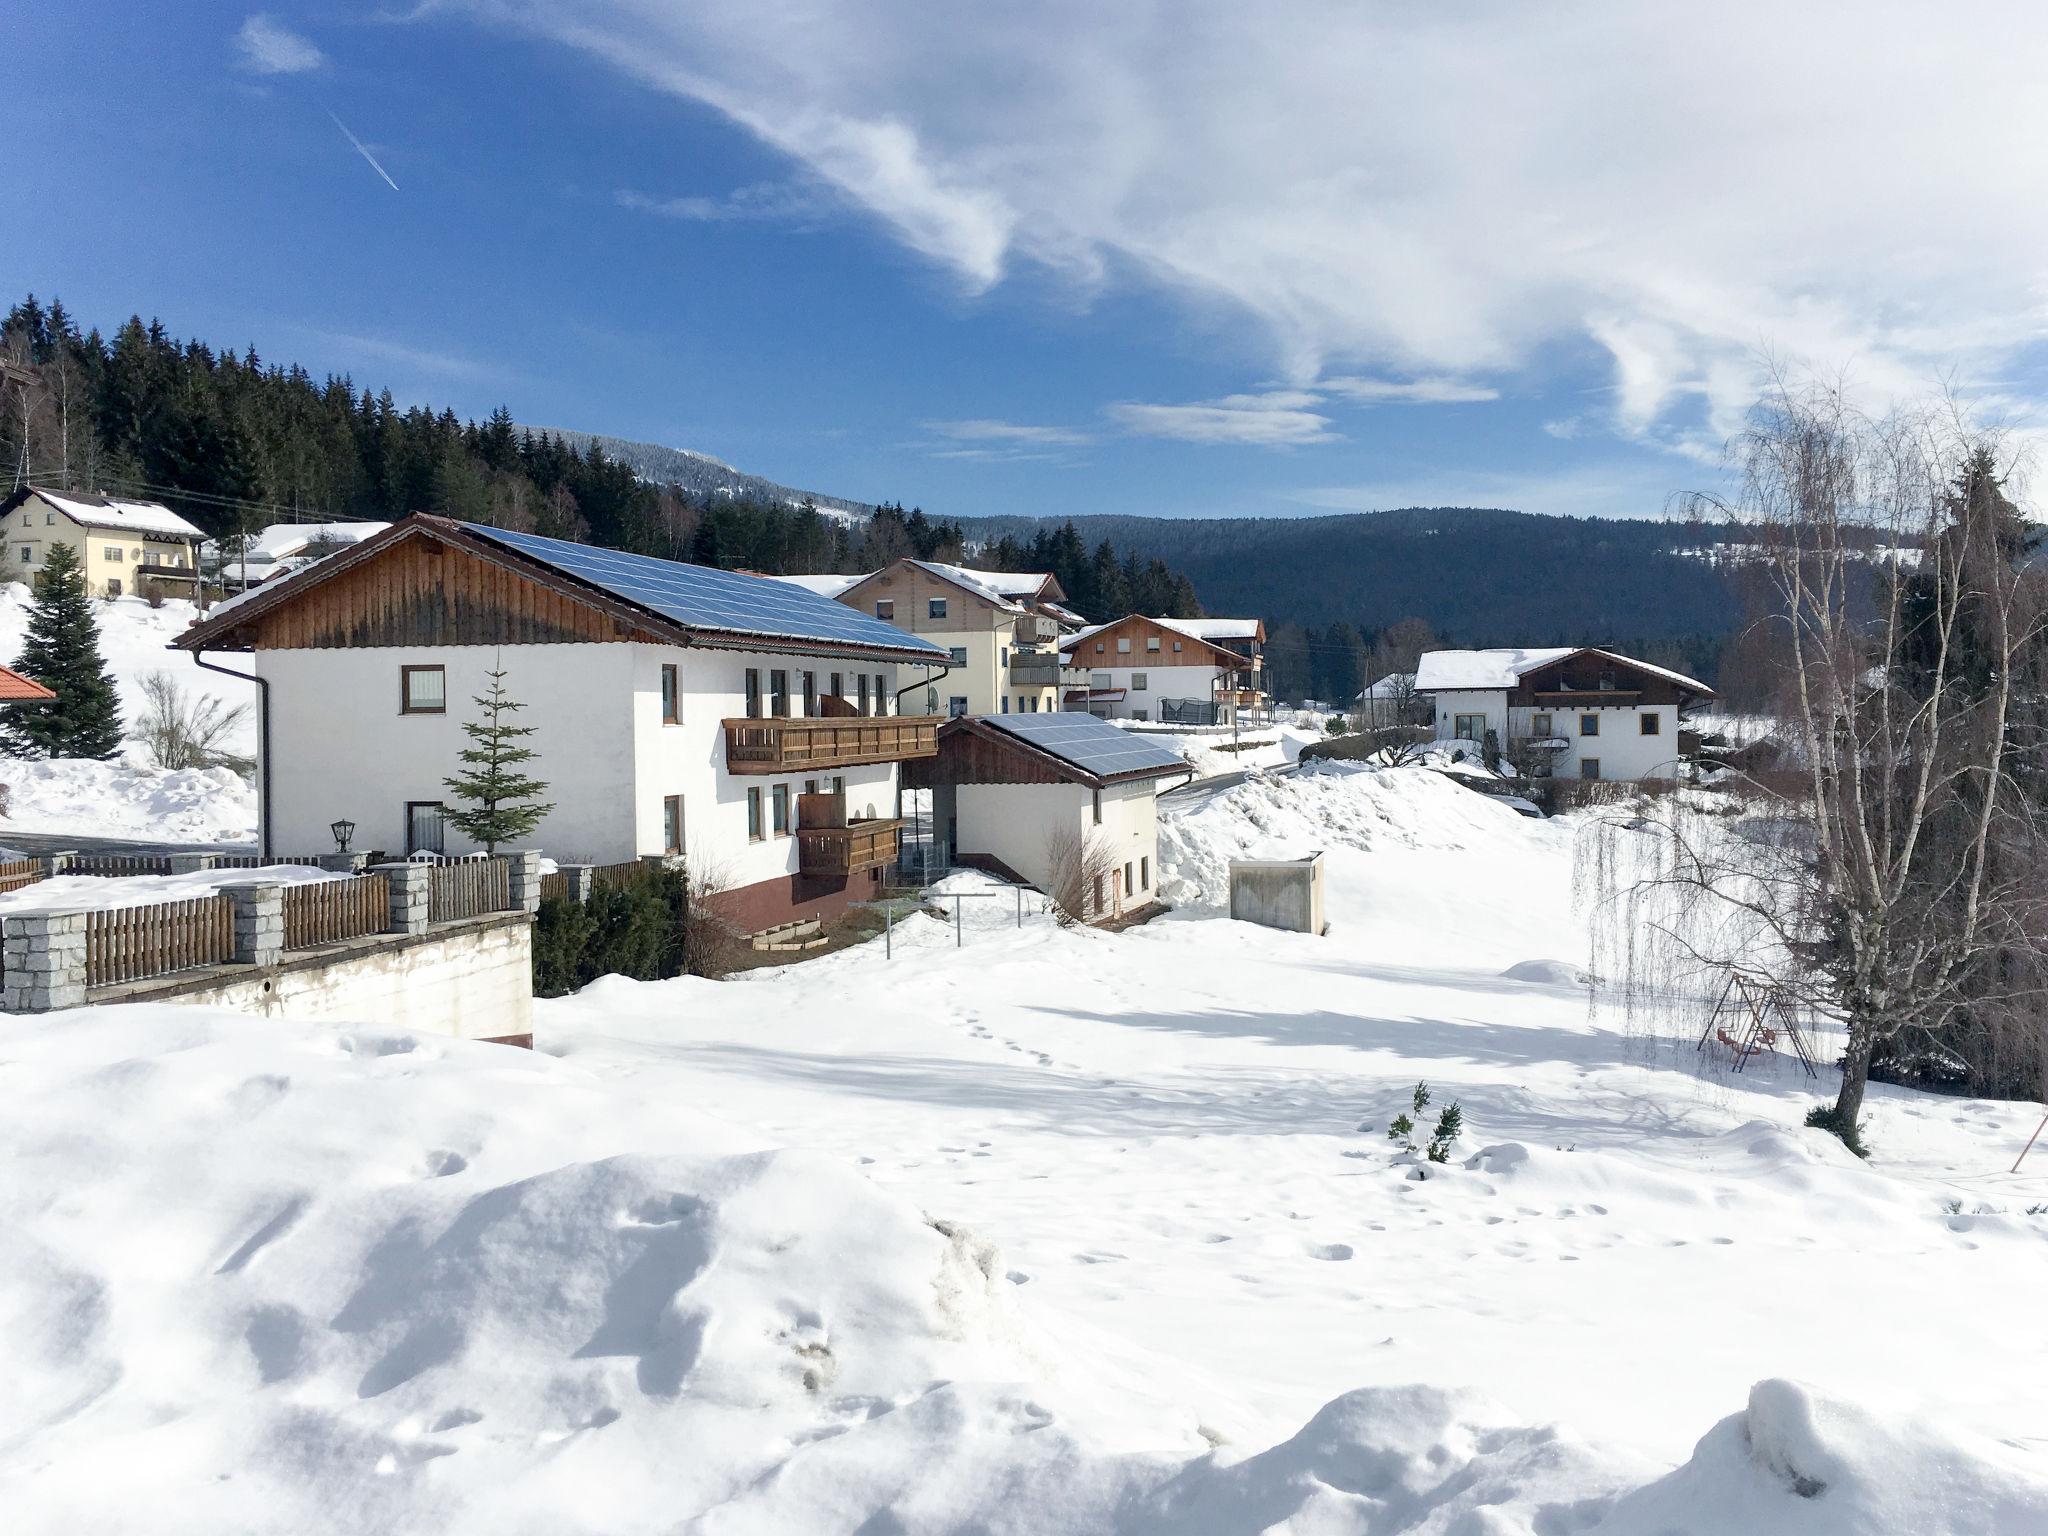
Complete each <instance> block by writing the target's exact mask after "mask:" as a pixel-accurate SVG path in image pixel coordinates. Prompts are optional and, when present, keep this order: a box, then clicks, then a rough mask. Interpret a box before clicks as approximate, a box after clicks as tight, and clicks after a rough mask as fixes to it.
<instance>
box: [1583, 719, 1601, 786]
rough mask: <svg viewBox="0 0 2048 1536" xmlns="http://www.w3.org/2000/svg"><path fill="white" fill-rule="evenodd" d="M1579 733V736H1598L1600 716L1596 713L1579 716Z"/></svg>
mask: <svg viewBox="0 0 2048 1536" xmlns="http://www.w3.org/2000/svg"><path fill="white" fill-rule="evenodd" d="M1579 734H1580V735H1581V736H1598V735H1599V734H1600V717H1599V716H1598V715H1581V716H1579ZM1596 777H1597V775H1596Z"/></svg>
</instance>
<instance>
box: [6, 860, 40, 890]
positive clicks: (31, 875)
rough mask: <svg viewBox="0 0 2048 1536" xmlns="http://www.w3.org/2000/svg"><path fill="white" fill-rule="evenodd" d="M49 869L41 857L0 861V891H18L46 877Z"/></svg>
mask: <svg viewBox="0 0 2048 1536" xmlns="http://www.w3.org/2000/svg"><path fill="white" fill-rule="evenodd" d="M48 872H49V871H48V869H47V868H46V866H45V865H44V863H43V861H42V860H41V859H9V860H7V861H6V862H5V863H0V892H4V891H18V890H20V889H21V888H22V887H23V886H25V885H34V884H35V883H36V882H37V881H38V880H41V879H44V878H45V877H46V876H47V874H48Z"/></svg>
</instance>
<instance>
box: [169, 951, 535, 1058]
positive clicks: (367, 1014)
mask: <svg viewBox="0 0 2048 1536" xmlns="http://www.w3.org/2000/svg"><path fill="white" fill-rule="evenodd" d="M291 958H293V959H297V958H298V957H297V956H293V957H291ZM164 979H165V981H166V982H172V983H174V982H176V980H177V978H176V977H166V978H164ZM176 1001H178V1002H180V1003H190V1004H195V1005H198V1004H204V1005H209V1006H213V1007H220V1008H233V1009H236V1010H238V1011H240V1012H243V1013H258V1014H265V1015H268V1016H270V1017H273V1018H287V1019H351V1020H360V1021H362V1022H364V1023H373V1024H376V1025H378V1026H380V1027H387V1026H388V1027H390V1028H393V1029H416V1030H419V1031H421V1032H422V1033H424V1034H436V1035H457V1036H460V1037H461V1038H463V1039H465V1040H495V1039H502V1038H504V1037H506V1036H508V1035H526V1034H531V1033H532V1032H533V927H532V925H531V924H529V923H527V922H524V921H519V922H509V923H500V924H495V925H492V926H489V927H475V926H464V927H461V928H458V929H454V930H451V931H450V932H448V933H447V934H446V935H445V936H436V937H431V938H429V939H427V940H426V941H425V942H422V943H417V944H408V945H404V946H397V945H391V944H382V945H376V946H374V947H371V948H368V949H363V950H354V949H349V950H344V951H342V952H340V953H339V954H338V955H337V957H336V958H335V959H333V960H331V961H326V962H323V963H320V964H316V965H305V966H286V967H280V968H270V967H265V968H263V969H262V970H260V971H254V972H251V973H250V974H248V975H247V976H238V977H236V978H234V979H232V980H229V981H226V982H224V983H222V984H221V985H219V986H216V987H203V988H199V989H196V990H192V991H180V992H179V993H178V995H177V998H176Z"/></svg>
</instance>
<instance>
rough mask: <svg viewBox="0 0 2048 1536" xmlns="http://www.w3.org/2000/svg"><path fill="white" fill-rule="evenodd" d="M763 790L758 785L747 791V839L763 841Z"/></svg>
mask: <svg viewBox="0 0 2048 1536" xmlns="http://www.w3.org/2000/svg"><path fill="white" fill-rule="evenodd" d="M761 837H762V833H761V791H760V789H759V788H758V787H756V788H752V789H749V790H748V791H747V841H748V842H750V843H758V842H759V841H761Z"/></svg>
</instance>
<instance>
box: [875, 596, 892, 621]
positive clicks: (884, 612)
mask: <svg viewBox="0 0 2048 1536" xmlns="http://www.w3.org/2000/svg"><path fill="white" fill-rule="evenodd" d="M875 617H876V618H878V619H888V620H890V621H892V622H893V621H894V620H895V618H896V599H895V598H893V597H881V598H877V599H875Z"/></svg>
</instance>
